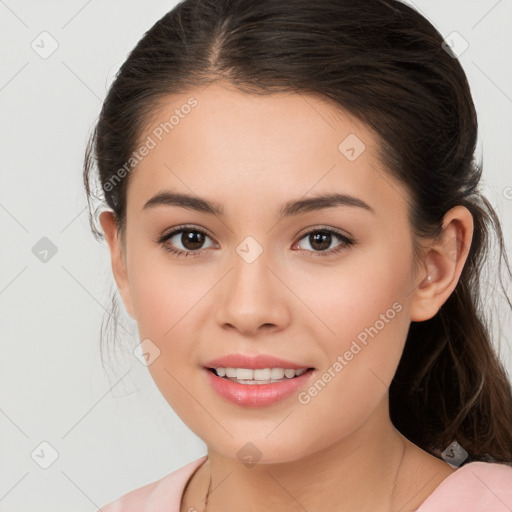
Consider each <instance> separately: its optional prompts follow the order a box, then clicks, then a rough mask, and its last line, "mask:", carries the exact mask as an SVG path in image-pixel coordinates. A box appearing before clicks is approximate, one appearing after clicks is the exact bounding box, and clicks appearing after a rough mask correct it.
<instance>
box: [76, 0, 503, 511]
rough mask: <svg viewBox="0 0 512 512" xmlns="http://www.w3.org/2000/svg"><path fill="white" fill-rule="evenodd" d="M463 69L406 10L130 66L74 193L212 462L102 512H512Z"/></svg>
mask: <svg viewBox="0 0 512 512" xmlns="http://www.w3.org/2000/svg"><path fill="white" fill-rule="evenodd" d="M455 57H456V56H455V54H454V53H453V51H452V50H450V48H449V47H447V46H446V45H444V44H443V38H442V36H441V35H440V34H439V32H437V31H436V30H435V28H434V27H433V26H432V25H431V24H430V23H429V22H428V21H427V20H426V19H425V18H423V17H422V16H420V15H419V14H418V13H417V12H416V11H415V10H413V9H412V8H410V7H408V6H407V5H405V4H403V3H401V2H399V1H396V0H359V1H357V2H353V1H350V0H316V1H314V2H311V1H310V0H259V1H258V2H249V1H247V0H185V1H183V2H181V3H179V4H178V5H177V6H176V7H175V8H174V9H173V10H172V11H170V12H169V13H168V14H166V15H165V16H164V17H163V18H162V19H161V20H159V21H158V22H157V23H156V24H155V25H154V26H153V27H152V28H151V29H150V30H149V31H148V32H147V33H146V34H145V35H144V37H143V38H142V39H141V41H140V42H139V43H138V44H137V46H136V47H135V49H134V50H133V51H132V52H131V54H130V55H129V57H128V59H127V60H126V62H125V63H124V64H123V66H122V67H121V69H120V71H119V73H118V75H117V77H116V79H115V80H114V83H113V84H112V86H111V88H110V91H109V93H108V96H107V98H106V100H105V102H104V105H103V109H102V111H101V115H100V118H99V121H98V124H97V126H96V129H95V131H94V133H93V135H92V138H91V141H90V143H89V146H88V150H87V155H86V165H85V170H84V181H85V187H86V191H87V194H88V199H91V190H92V188H93V181H94V180H96V179H98V180H99V183H100V184H101V188H102V190H103V192H104V200H105V202H106V206H107V208H106V209H104V211H102V213H101V215H100V223H101V229H102V231H103V233H104V236H105V238H106V240H107V242H108V246H109V249H110V253H111V259H112V269H113V274H114V277H115V280H116V284H117V287H118V290H119V292H120V294H121V296H122V300H123V302H124V305H125V307H126V310H127V312H128V313H129V314H130V316H131V317H133V318H134V319H135V320H136V321H137V325H138V331H139V336H140V340H141V355H142V357H144V360H145V362H146V364H147V366H148V369H149V371H150V373H151V375H152V377H153V379H154V381H155V383H156V384H157V386H158V388H159V389H160V391H161V392H162V394H163V396H164V397H165V398H166V400H167V401H168V403H169V405H170V406H171V407H172V408H173V409H174V410H175V411H176V413H177V414H178V415H179V416H180V417H181V418H182V419H183V421H184V422H185V423H186V424H187V425H188V426H189V427H190V429H191V430H192V431H193V432H195V433H196V434H197V435H198V436H199V437H200V438H201V439H203V440H204V441H205V443H206V445H207V447H208V453H207V455H205V456H204V457H201V458H200V459H198V460H196V461H193V462H191V463H189V464H188V465H186V466H184V467H182V468H180V469H178V470H177V471H174V472H172V473H170V474H169V475H167V476H165V477H163V478H162V479H161V480H159V481H157V482H153V483H150V484H147V485H145V486H144V487H141V488H139V489H136V490H132V491H130V492H127V493H126V494H125V495H124V496H122V497H121V498H119V499H118V500H116V501H114V502H112V503H110V504H109V505H107V506H105V507H103V508H102V510H103V511H104V512H114V511H123V512H129V511H137V512H140V511H146V512H149V511H151V512H157V511H168V512H185V511H189V512H191V511H198V512H199V511H203V510H207V511H208V512H220V511H223V512H227V511H232V510H244V511H248V512H252V511H254V512H257V511H258V512H259V511H263V510H279V511H285V512H288V511H290V512H291V511H299V510H307V511H309V512H317V511H320V510H322V511H324V512H325V511H336V512H346V511H402V512H405V511H412V510H417V511H420V512H427V511H436V512H439V511H447V510H450V511H453V510H464V511H484V510H485V511H493V512H497V511H510V510H512V467H511V465H512V396H511V386H510V383H509V381H508V380H507V375H506V372H505V370H504V369H503V367H502V366H501V364H500V362H499V360H498V358H497V356H496V354H495V352H494V351H493V346H492V343H491V339H490V333H489V331H488V327H487V323H486V319H485V313H486V312H485V311H484V309H483V306H484V303H483V301H482V295H481V291H480V285H481V279H482V278H483V277H482V269H483V265H484V264H485V263H486V262H487V260H488V251H487V250H488V248H489V247H490V242H491V237H490V234H491V229H493V230H494V231H495V232H496V234H497V239H498V242H499V248H500V254H499V257H500V259H499V261H500V264H501V262H502V261H504V263H505V267H506V269H507V271H508V275H510V268H509V266H508V260H507V256H506V253H505V251H504V249H503V236H502V232H501V227H500V222H499V220H498V218H497V217H496V214H495V212H494V210H493V208H492V207H491V205H490V204H489V203H488V201H487V200H486V199H485V197H483V196H482V194H481V193H480V191H479V180H480V176H481V172H482V168H481V166H480V165H478V164H477V163H476V162H475V161H474V152H475V145H476V140H477V132H478V129H477V118H476V114H475V109H474V104H473V101H472V98H471V93H470V89H469V86H468V83H467V79H466V76H465V74H464V71H463V69H462V67H461V65H460V63H459V61H458V60H457V59H456V58H455ZM93 164H95V165H93ZM96 169H97V174H96ZM91 223H92V228H93V232H94V233H95V235H96V236H97V237H98V238H100V237H101V236H102V234H101V232H100V231H99V230H98V228H97V227H96V226H95V225H94V218H93V216H92V213H91ZM502 286H503V285H502ZM503 290H505V287H503Z"/></svg>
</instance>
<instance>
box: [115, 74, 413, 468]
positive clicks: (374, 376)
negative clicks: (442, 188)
mask: <svg viewBox="0 0 512 512" xmlns="http://www.w3.org/2000/svg"><path fill="white" fill-rule="evenodd" d="M191 98H193V99H191ZM186 105H188V106H186ZM173 115H174V118H173V117H172V116H173ZM170 119H171V121H170V124H169V120H170ZM165 122H168V124H167V125H165V124H164V125H162V124H161V123H165ZM162 126H165V128H166V129H164V128H162ZM167 132H168V133H167ZM140 140H141V141H142V142H141V145H142V144H146V147H148V148H149V150H148V151H144V150H142V151H140V152H139V154H140V155H141V161H140V163H139V164H138V165H137V167H136V168H135V170H134V171H133V175H132V176H131V182H130V186H129V188H128V195H127V217H126V219H127V224H126V226H127V229H126V239H125V241H126V246H125V252H124V254H123V262H122V269H120V267H117V269H116V272H117V273H116V280H117V282H118V285H119V286H120V290H121V293H122V297H123V300H124V303H125V306H126V308H127V310H128V312H129V313H130V315H131V316H133V317H134V318H135V319H136V320H137V324H138V329H139V335H140V339H141V340H146V339H147V340H150V341H145V343H146V349H147V352H148V353H149V354H150V355H149V358H150V359H149V360H148V362H149V363H150V364H149V366H148V369H149V371H150V372H151V375H152V377H153V379H154V381H155V383H156V384H157V386H158V388H159V389H160V391H161V392H162V394H163V396H164V397H165V398H166V400H167V401H168V403H169V404H170V405H171V406H172V408H173V409H174V410H175V411H176V413H177V414H178V415H179V416H180V417H181V418H182V419H183V421H184V422H185V423H186V424H187V425H188V426H189V427H190V428H191V430H193V431H194V432H195V433H196V434H197V435H198V436H199V437H201V438H202V439H203V440H204V441H205V442H206V444H207V445H208V446H209V447H210V448H211V449H213V450H215V451H216V452H218V453H221V454H222V455H224V456H226V457H232V458H235V457H237V456H238V455H237V453H238V452H239V450H240V449H241V448H242V447H244V446H246V443H247V442H251V443H253V444H254V445H255V446H256V447H257V449H258V450H259V452H260V453H261V461H262V462H276V461H283V462H284V461H291V460H297V459H300V458H302V457H305V456H307V455H309V454H312V453H314V452H315V451H318V450H321V449H324V448H327V447H329V446H331V445H333V444H335V443H341V442H343V440H346V439H349V437H350V436H351V435H355V434H356V433H357V432H358V430H359V429H360V428H361V427H362V425H363V424H366V425H368V424H371V423H372V422H373V423H377V422H382V421H388V418H387V408H386V407H383V404H385V403H386V400H387V392H388V386H389V384H390V382H391V379H392V377H393V375H394V373H395V370H396V367H397V365H398V362H399V359H400V355H401V352H402V349H403V345H404V342H405V338H406V334H407V331H408V328H409V324H410V321H411V308H412V307H413V301H414V297H415V295H414V293H413V291H414V290H415V288H416V286H417V280H416V277H417V276H416V272H415V270H414V266H413V257H412V254H413V253H412V234H411V228H410V225H409V222H408V205H407V197H408V195H407V192H406V191H405V188H404V187H403V186H402V185H401V184H400V183H399V182H397V181H395V180H394V179H393V178H392V177H391V176H390V175H389V174H388V173H387V172H386V171H385V169H384V167H383V166H382V164H381V163H380V162H379V159H378V156H377V155H378V153H377V150H378V146H377V139H376V137H375V135H374V134H373V133H372V132H370V130H369V129H368V128H367V127H366V126H365V125H363V124H362V123H361V122H359V121H358V120H356V119H355V118H353V117H351V116H350V115H349V114H348V113H346V112H344V111H342V110H340V109H339V108H337V107H336V106H334V105H333V104H330V103H328V102H327V101H326V100H323V99H321V98H319V97H315V96H312V95H306V94H300V95H299V94H274V95H267V96H255V95H254V96H253V95H247V94H244V93H241V92H237V91H236V90H235V89H234V88H232V87H230V86H228V85H227V84H222V83H217V84H212V85H210V86H209V87H207V88H205V89H197V90H193V91H190V92H189V93H186V94H183V95H179V96H172V97H169V98H167V99H166V101H165V102H163V103H162V105H161V108H160V109H159V110H158V112H157V113H156V114H155V115H153V116H152V120H151V123H149V127H148V128H147V130H146V132H145V133H143V134H142V136H141V139H140ZM141 145H139V148H140V146H141ZM142 153H144V154H145V156H143V155H142ZM163 193H169V194H171V193H172V194H186V195H189V196H191V197H192V198H193V199H194V200H202V201H208V202H210V203H211V204H212V205H214V206H216V207H217V209H218V211H216V212H215V213H212V212H209V211H207V208H206V206H205V205H204V204H202V203H199V201H196V203H195V207H194V203H193V201H188V203H184V204H182V205H181V206H180V205H179V204H178V201H177V197H176V196H174V197H172V198H170V197H167V199H166V200H165V199H164V200H160V201H158V200H153V201H152V202H151V203H149V204H148V205H147V206H146V207H145V205H146V204H147V203H148V201H150V200H151V199H152V198H154V197H155V196H157V195H158V194H163ZM329 195H330V196H332V197H331V201H330V202H329V201H328V200H326V199H324V201H323V202H322V201H319V200H317V201H312V200H314V199H318V198H320V197H322V196H329ZM335 195H338V196H337V197H338V201H335V200H334V199H333V197H334V196H335ZM161 197H162V196H161ZM349 197H350V198H349ZM304 201H305V202H304ZM295 202H298V203H297V204H295V205H294V206H293V204H294V203H295ZM199 204H202V206H201V207H200V208H199V207H198V206H197V205H199ZM180 229H181V231H180ZM173 232H174V233H173ZM164 239H165V240H164ZM113 250H115V246H114V247H113ZM171 250H174V251H179V253H175V252H171ZM230 354H238V355H247V356H256V355H262V354H263V355H269V356H272V357H275V358H280V359H283V360H286V361H287V362H289V363H292V364H293V365H294V366H292V368H294V367H304V368H313V369H314V370H309V371H308V372H306V373H304V374H303V375H302V376H301V377H300V383H299V384H298V385H295V384H294V385H295V387H294V388H293V389H292V391H291V392H289V393H288V394H286V393H284V394H282V396H281V391H280V390H279V388H278V386H280V385H283V383H275V384H273V385H272V388H268V389H271V390H270V391H269V393H270V394H272V393H274V395H273V396H274V399H273V400H272V399H269V398H268V395H267V398H266V399H265V398H261V395H262V393H260V394H259V395H258V393H259V392H258V391H257V389H256V388H255V392H256V393H255V395H256V399H255V400H256V401H253V402H250V401H249V399H248V398H247V396H246V395H247V393H249V391H245V390H247V389H248V388H254V386H259V384H254V385H247V384H239V385H238V386H237V387H236V389H235V387H232V389H231V392H232V394H233V396H234V400H230V399H228V398H226V396H224V395H222V394H220V393H219V392H218V390H217V387H216V386H212V379H213V378H214V379H220V377H215V376H214V375H213V373H212V372H211V371H210V370H208V369H206V368H205V366H208V362H210V361H212V360H214V359H218V358H221V357H223V356H227V355H230ZM237 366H239V367H244V366H242V365H241V364H239V365H237ZM246 366H247V365H246ZM274 366H277V367H279V366H280V365H274ZM222 381H223V385H224V388H223V389H225V388H226V386H228V387H229V386H231V384H232V383H231V382H229V383H228V382H227V381H226V379H222ZM315 383H316V385H315ZM284 385H288V381H286V384H284ZM241 386H243V387H244V391H243V392H241V393H239V392H238V390H239V389H240V387H241ZM228 391H229V390H228ZM251 392H252V391H251ZM237 393H239V394H238V395H237ZM249 394H250V393H249ZM258 396H259V397H260V398H259V399H258ZM237 397H238V398H239V401H238V402H237ZM244 397H245V398H244ZM275 397H277V399H275ZM258 400H259V401H258ZM384 411H386V412H384Z"/></svg>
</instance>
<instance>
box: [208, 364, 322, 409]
mask: <svg viewBox="0 0 512 512" xmlns="http://www.w3.org/2000/svg"><path fill="white" fill-rule="evenodd" d="M204 371H205V372H206V373H207V378H208V379H209V381H210V384H211V386H212V387H213V389H214V390H215V391H216V392H217V393H218V394H219V395H220V396H222V397H223V398H225V399H227V400H229V401H230V402H233V403H235V404H236V405H243V406H249V407H263V406H265V405H271V404H274V403H276V402H278V401H279V400H282V399H284V398H286V397H288V396H290V395H292V394H293V393H294V392H296V391H297V389H299V388H300V387H301V386H304V385H305V384H306V382H307V381H308V380H309V379H310V377H311V376H312V374H313V373H314V370H307V371H305V372H304V373H303V374H302V375H299V376H298V377H294V378H293V379H286V380H283V381H281V382H273V383H271V384H238V382H233V381H231V380H229V379H225V378H223V377H219V376H218V375H216V374H214V373H213V372H212V371H210V370H208V369H207V368H205V369H204Z"/></svg>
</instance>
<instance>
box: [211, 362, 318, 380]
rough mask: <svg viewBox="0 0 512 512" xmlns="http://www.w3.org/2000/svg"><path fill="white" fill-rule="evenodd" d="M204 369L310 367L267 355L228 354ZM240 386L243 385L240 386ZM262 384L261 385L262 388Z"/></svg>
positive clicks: (297, 368)
mask: <svg viewBox="0 0 512 512" xmlns="http://www.w3.org/2000/svg"><path fill="white" fill-rule="evenodd" d="M204 366H205V368H207V369H208V368H249V369H253V370H256V369H262V368H284V369H287V368H288V369H294V370H302V369H304V370H307V369H308V368H311V365H303V364H298V363H294V362H292V361H285V360H284V359H280V358H278V357H275V356H271V355H269V354H257V355H254V356H249V355H245V354H228V355H227V356H224V357H220V358H218V359H213V360H211V361H208V362H207V363H205V364H204ZM241 385H242V386H243V385H244V384H241ZM263 385H264V384H262V386H263Z"/></svg>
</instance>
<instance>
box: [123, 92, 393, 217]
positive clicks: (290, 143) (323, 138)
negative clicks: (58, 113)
mask: <svg viewBox="0 0 512 512" xmlns="http://www.w3.org/2000/svg"><path fill="white" fill-rule="evenodd" d="M144 145H146V146H148V147H151V149H150V150H149V151H145V156H144V157H142V158H141V159H140V162H139V163H138V164H137V166H136V167H135V169H134V171H132V172H133V176H132V177H131V178H132V180H131V183H130V187H129V189H128V205H129V207H132V208H137V210H139V211H140V210H141V209H142V208H143V206H144V203H145V201H147V199H149V197H151V196H152V195H154V194H155V193H157V192H158V191H161V190H163V189H169V188H172V189H174V190H180V191H183V192H188V193H192V194H197V195H199V196H202V197H204V196H208V197H214V198H216V199H217V200H218V201H219V202H224V200H225V201H226V202H229V201H231V202H233V200H234V198H238V199H239V200H240V201H241V202H242V203H243V204H252V205H253V206H256V203H257V202H258V201H260V202H261V201H263V202H266V203H267V204H270V202H274V201H277V202H279V203H280V204H281V203H282V202H283V198H284V197H287V198H289V197H300V196H304V195H305V194H307V193H308V191H309V192H310V193H313V194H314V193H316V192H318V193H320V192H323V193H325V192H326V191H328V190H334V189H339V191H342V192H344V193H347V194H353V195H356V194H357V195H359V196H361V195H362V196H367V197H368V198H370V197H372V196H377V200H378V196H379V195H380V196H382V194H383V192H384V190H383V187H388V188H389V186H390V185H391V190H390V192H391V193H392V192H393V190H394V191H395V194H396V193H397V192H398V193H401V194H402V195H403V190H400V185H399V184H398V183H397V182H395V181H394V180H393V178H392V177H391V176H390V175H389V174H387V172H386V171H385V170H384V168H383V166H382V164H381V163H380V161H379V158H378V150H379V147H378V138H377V137H376V135H375V134H374V133H373V132H372V131H371V130H370V129H369V128H368V127H367V126H366V125H364V123H362V122H361V121H360V120H358V119H357V118H355V117H354V116H352V115H350V114H349V113H348V112H346V111H344V110H342V109H341V108H340V107H339V106H337V105H336V104H334V102H332V101H330V100H328V99H326V98H323V97H320V96H318V95H311V94H306V93H296V92H295V93H279V94H267V95H255V94H246V93H243V92H241V91H238V90H236V89H235V88H234V87H232V86H229V85H226V84H224V83H214V84H210V85H209V86H207V87H206V88H203V89H200V88H199V89H195V90H191V91H188V92H187V93H183V94H179V95H173V96H169V97H167V98H164V99H163V100H162V101H161V102H160V103H159V105H158V107H157V108H156V109H155V110H154V112H153V113H152V115H151V116H150V119H149V122H148V123H147V126H146V128H145V130H144V131H143V132H142V134H141V137H140V138H139V143H138V147H139V148H141V147H143V146H144ZM361 198H362V199H363V200H365V199H364V197H361Z"/></svg>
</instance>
